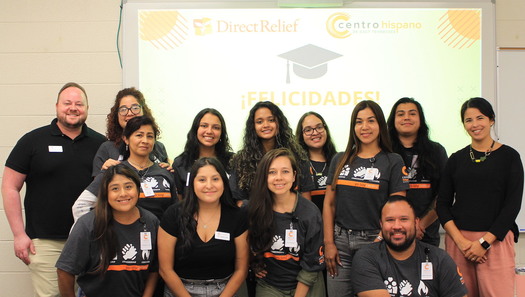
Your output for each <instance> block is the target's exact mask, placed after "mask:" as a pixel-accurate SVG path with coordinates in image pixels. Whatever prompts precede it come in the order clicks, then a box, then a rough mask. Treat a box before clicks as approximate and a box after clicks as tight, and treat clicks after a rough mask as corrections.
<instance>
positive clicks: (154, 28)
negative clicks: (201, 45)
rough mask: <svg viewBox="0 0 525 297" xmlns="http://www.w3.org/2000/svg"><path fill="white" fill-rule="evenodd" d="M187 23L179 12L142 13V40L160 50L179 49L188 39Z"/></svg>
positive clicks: (140, 20) (140, 30)
mask: <svg viewBox="0 0 525 297" xmlns="http://www.w3.org/2000/svg"><path fill="white" fill-rule="evenodd" d="M187 23H188V21H187V20H186V19H185V18H184V17H183V16H182V15H181V14H180V13H179V12H178V11H143V12H140V15H139V32H140V39H142V40H146V41H149V42H150V43H151V44H152V45H153V46H155V47H156V48H158V49H166V50H167V49H173V48H175V47H179V46H181V45H182V44H183V43H184V41H185V40H186V38H187V37H188V30H189V28H188V25H187Z"/></svg>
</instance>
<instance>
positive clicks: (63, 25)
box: [0, 0, 525, 297]
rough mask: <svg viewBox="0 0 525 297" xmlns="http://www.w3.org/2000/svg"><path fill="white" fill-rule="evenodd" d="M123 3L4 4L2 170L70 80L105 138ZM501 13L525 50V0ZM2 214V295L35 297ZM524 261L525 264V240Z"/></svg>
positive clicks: (508, 36)
mask: <svg viewBox="0 0 525 297" xmlns="http://www.w3.org/2000/svg"><path fill="white" fill-rule="evenodd" d="M119 5H120V1H118V0H67V1H63V0H46V1H40V0H1V1H0V135H1V136H2V137H1V139H0V163H1V164H4V163H5V159H6V158H7V155H8V154H9V152H10V151H11V149H12V147H13V146H14V144H15V143H16V141H17V140H18V139H19V138H20V137H21V136H22V135H23V134H24V133H26V132H28V131H30V130H32V129H34V128H36V127H39V126H42V125H45V124H48V123H49V122H50V121H51V119H52V118H53V117H54V113H55V111H54V103H55V100H56V95H57V94H56V93H57V91H58V90H59V88H60V87H61V86H62V85H63V84H64V83H66V82H68V81H75V82H78V83H80V84H82V85H83V86H84V87H85V88H86V90H87V93H88V96H89V104H90V109H89V118H88V125H89V126H90V127H92V128H94V129H95V130H97V131H99V132H101V133H104V132H105V115H106V114H107V112H108V110H109V108H110V106H111V103H112V101H113V99H114V96H115V94H116V93H117V91H118V90H119V89H120V88H121V84H122V73H121V69H120V65H119V61H118V56H117V52H116V46H115V44H116V31H117V25H118V17H119ZM496 8H497V13H496V18H497V22H496V23H497V37H496V40H497V46H499V47H513V46H514V47H525V1H523V0H498V1H497V3H496ZM176 153H178V152H169V154H170V155H171V156H174V155H175V154H176ZM521 153H522V156H523V155H525V152H521ZM3 212H4V211H3V207H2V206H1V204H0V254H1V255H4V257H3V259H4V260H3V261H2V265H0V288H2V289H1V290H0V296H10V297H25V296H31V295H32V288H31V280H30V278H29V273H28V270H27V268H26V267H25V266H24V265H23V264H22V263H21V262H20V261H19V260H18V259H17V258H16V257H15V256H14V254H13V241H12V239H13V237H12V234H11V231H10V229H9V226H8V224H7V220H6V218H5V215H4V213H3ZM522 237H523V236H522ZM517 263H518V264H523V265H525V238H522V242H520V244H519V245H518V248H517Z"/></svg>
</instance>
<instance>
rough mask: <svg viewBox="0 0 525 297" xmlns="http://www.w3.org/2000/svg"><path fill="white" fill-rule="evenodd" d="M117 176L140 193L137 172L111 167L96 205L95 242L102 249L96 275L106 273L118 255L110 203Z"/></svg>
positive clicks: (107, 171)
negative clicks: (132, 184) (110, 185)
mask: <svg viewBox="0 0 525 297" xmlns="http://www.w3.org/2000/svg"><path fill="white" fill-rule="evenodd" d="M116 175H123V176H124V177H127V178H129V179H130V180H132V181H133V183H134V184H135V187H136V189H137V200H138V193H139V192H140V190H139V189H140V179H139V177H138V175H137V173H136V172H135V171H133V170H132V169H131V168H129V167H128V166H126V165H124V164H117V165H115V166H112V167H109V168H108V169H107V170H106V172H104V175H103V177H102V182H101V184H100V189H99V192H98V199H97V202H96V204H95V210H94V211H95V227H94V230H93V234H94V238H95V242H96V243H97V244H98V246H99V249H100V262H99V263H98V265H97V266H96V267H95V270H94V271H93V273H94V274H100V273H105V272H106V270H107V269H108V266H109V262H110V261H111V259H113V258H114V257H115V255H116V254H117V245H118V242H117V235H116V234H115V230H113V228H114V221H113V209H112V208H111V206H110V205H109V202H108V191H109V184H110V183H111V181H112V180H113V178H114V177H115V176H116Z"/></svg>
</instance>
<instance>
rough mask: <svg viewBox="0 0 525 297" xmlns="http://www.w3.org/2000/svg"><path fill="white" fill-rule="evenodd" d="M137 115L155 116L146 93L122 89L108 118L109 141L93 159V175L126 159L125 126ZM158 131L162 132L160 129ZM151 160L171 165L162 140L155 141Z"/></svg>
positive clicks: (164, 165)
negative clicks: (124, 153) (124, 150)
mask: <svg viewBox="0 0 525 297" xmlns="http://www.w3.org/2000/svg"><path fill="white" fill-rule="evenodd" d="M137 116H147V117H150V118H153V114H152V112H151V110H150V109H149V107H148V105H147V104H146V99H145V98H144V95H143V94H142V92H140V91H139V90H137V89H135V88H133V87H132V88H125V89H122V90H120V91H119V92H118V93H117V96H116V97H115V103H114V104H113V106H112V107H111V110H110V111H109V113H108V115H107V119H106V124H107V132H106V137H107V138H108V141H106V142H104V143H103V144H102V145H100V148H99V149H98V151H97V154H96V155H95V158H94V159H93V176H97V175H98V174H99V173H100V171H101V170H103V169H106V168H108V167H109V166H113V165H115V164H118V163H119V162H120V161H122V160H124V156H123V154H122V149H121V147H122V146H123V142H124V140H123V139H122V135H123V133H124V128H125V127H126V124H127V122H128V121H129V120H131V119H132V118H134V117H137ZM157 130H158V128H157ZM157 133H158V134H160V130H158V131H157ZM150 160H151V161H152V162H155V163H160V164H161V166H162V167H163V168H167V167H169V164H170V163H169V159H168V154H167V153H166V148H165V147H164V145H163V144H162V143H161V142H160V141H157V142H155V145H154V147H153V150H152V151H151V154H150Z"/></svg>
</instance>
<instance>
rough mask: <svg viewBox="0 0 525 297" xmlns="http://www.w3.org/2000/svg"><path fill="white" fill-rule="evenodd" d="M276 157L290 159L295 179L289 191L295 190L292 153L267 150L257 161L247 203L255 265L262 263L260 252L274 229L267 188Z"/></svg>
mask: <svg viewBox="0 0 525 297" xmlns="http://www.w3.org/2000/svg"><path fill="white" fill-rule="evenodd" d="M278 157H287V158H288V159H290V163H291V164H292V169H293V171H294V173H296V178H295V181H294V182H293V185H292V187H291V189H290V191H292V192H295V190H294V189H295V188H296V185H297V179H298V178H297V162H296V161H295V158H294V156H293V153H292V152H291V151H290V150H289V149H286V148H278V149H273V150H270V151H268V152H267V153H266V154H265V155H264V157H263V158H262V159H261V162H259V165H258V166H257V172H256V173H255V180H254V183H253V187H252V191H251V192H250V203H248V230H249V232H248V238H249V242H250V245H251V249H252V252H253V253H254V254H255V260H254V261H255V265H260V264H262V254H263V253H264V252H265V251H266V250H268V249H269V248H270V245H271V244H272V237H273V234H274V231H275V224H274V221H273V204H274V202H275V199H274V197H273V193H272V192H271V191H270V190H269V189H268V170H269V168H270V165H271V164H272V162H273V161H274V160H275V159H276V158H278Z"/></svg>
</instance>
